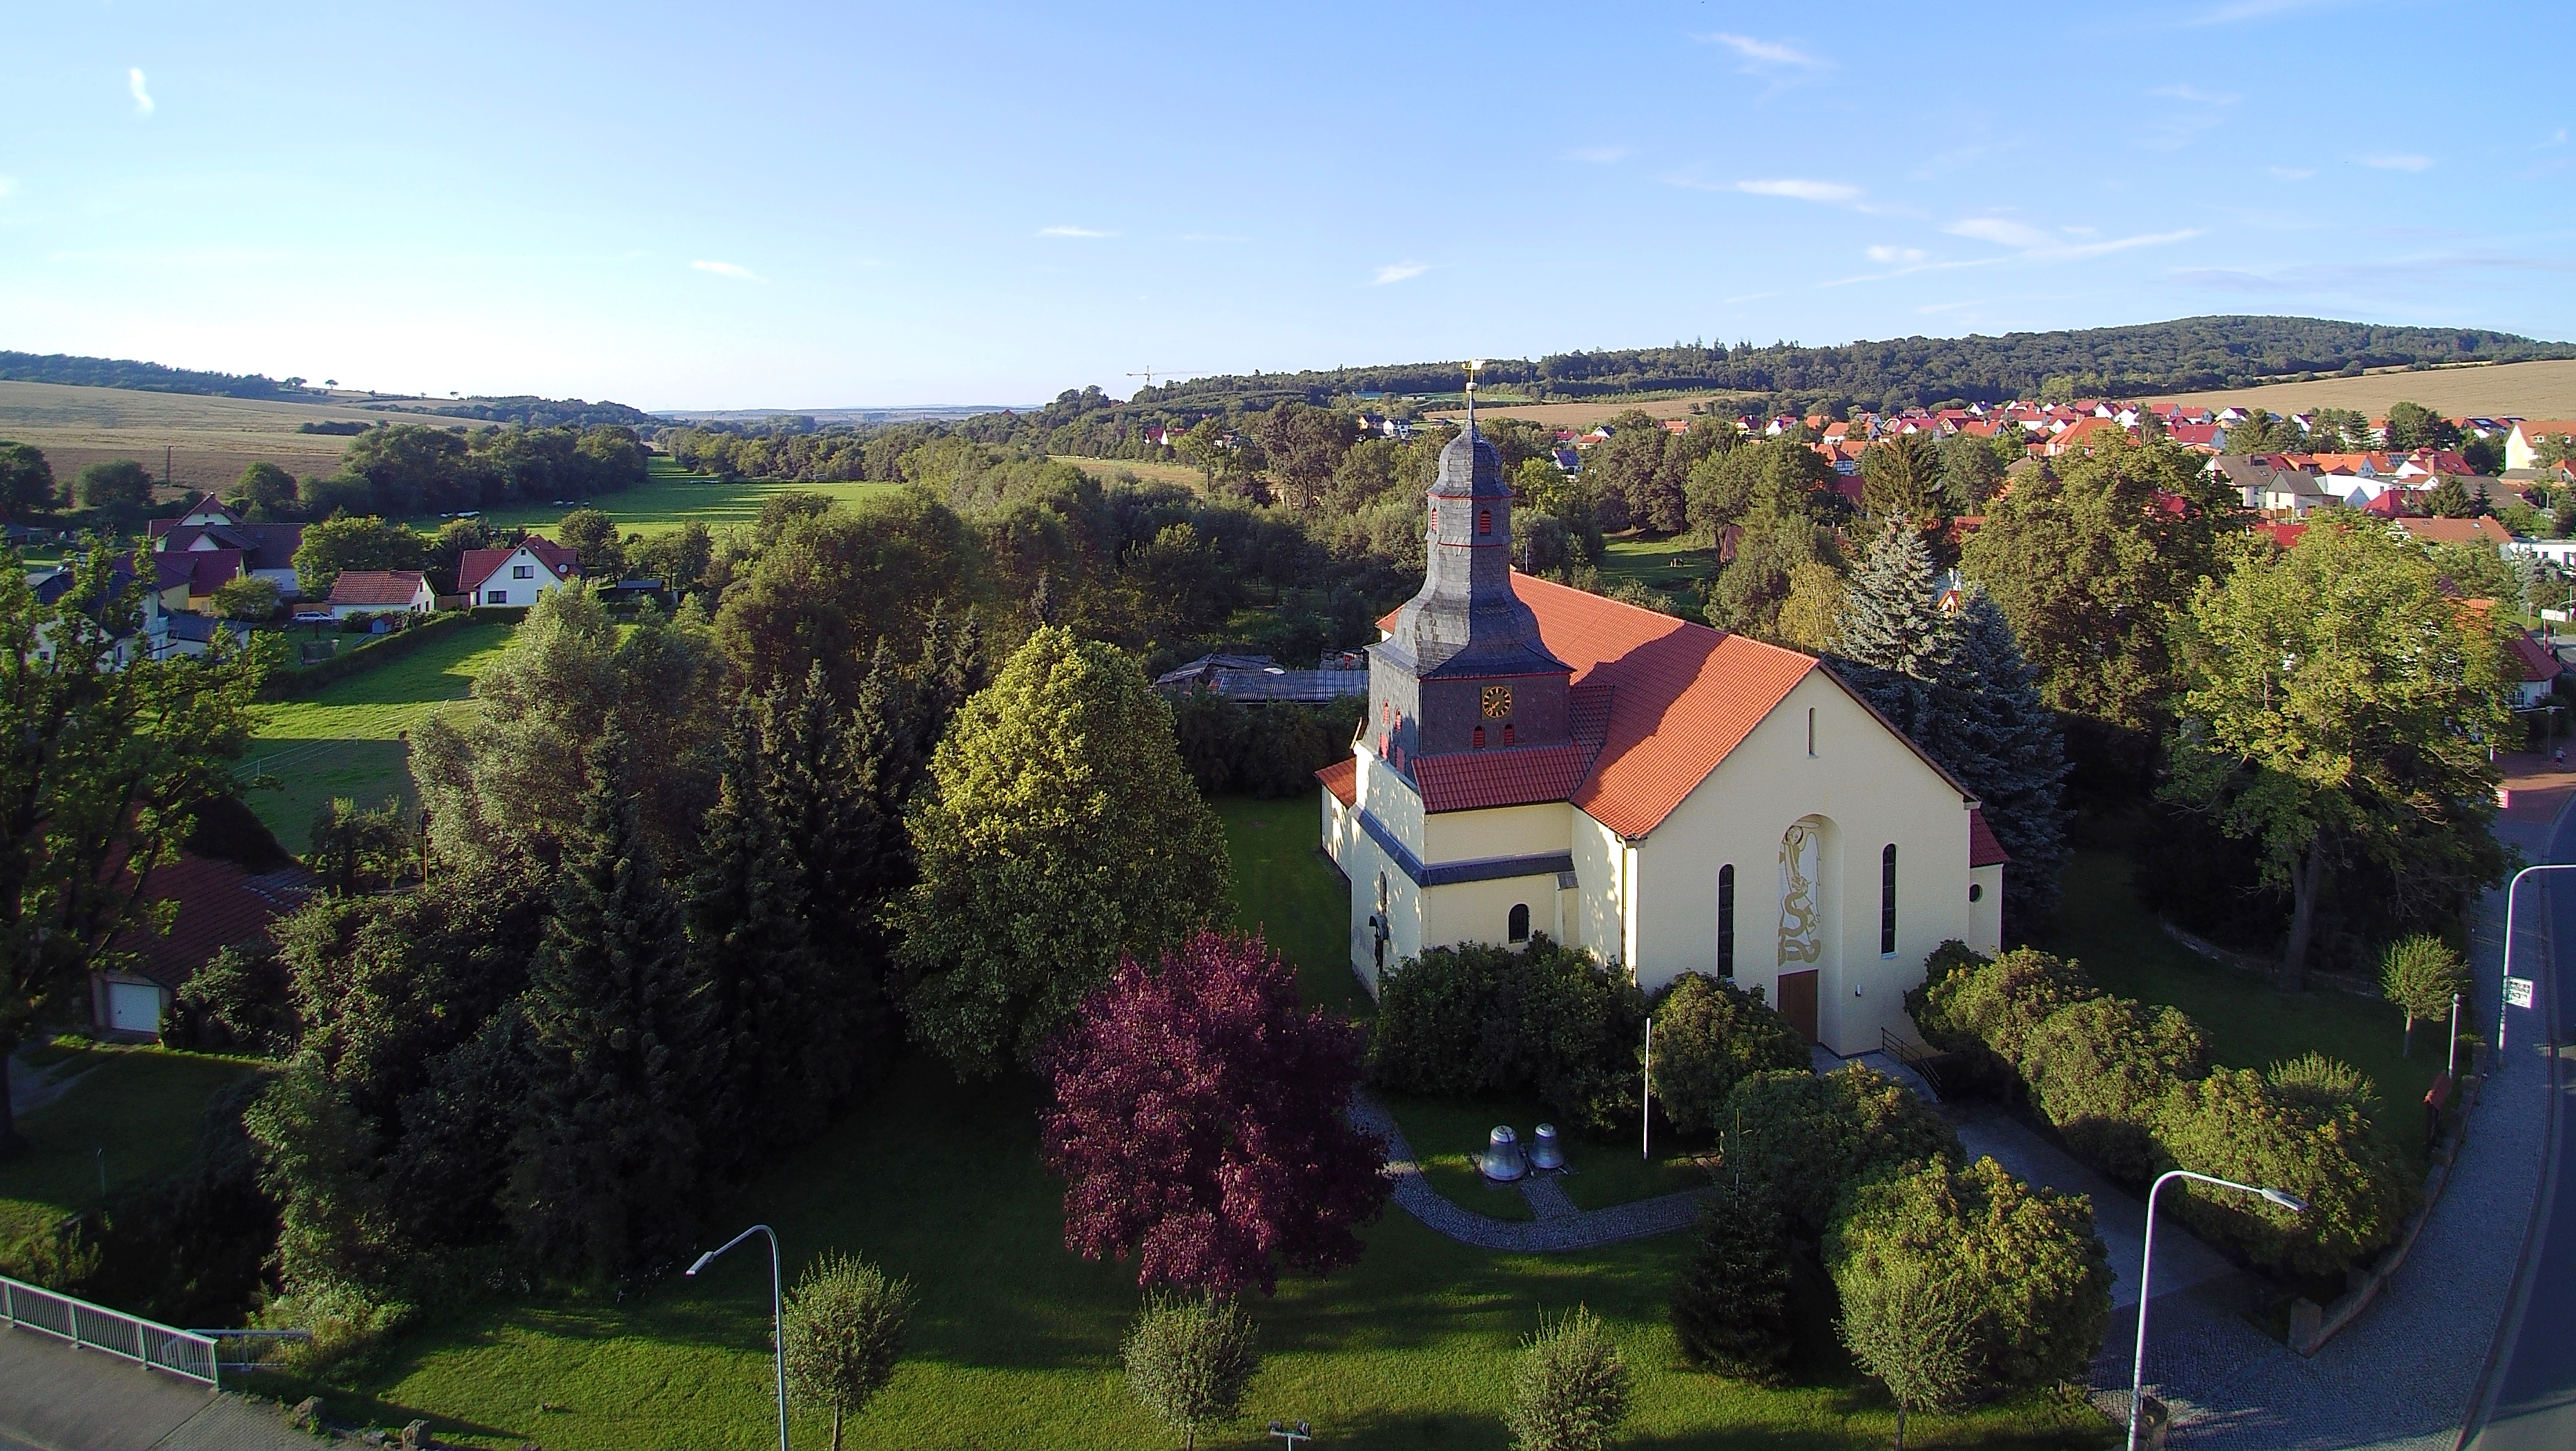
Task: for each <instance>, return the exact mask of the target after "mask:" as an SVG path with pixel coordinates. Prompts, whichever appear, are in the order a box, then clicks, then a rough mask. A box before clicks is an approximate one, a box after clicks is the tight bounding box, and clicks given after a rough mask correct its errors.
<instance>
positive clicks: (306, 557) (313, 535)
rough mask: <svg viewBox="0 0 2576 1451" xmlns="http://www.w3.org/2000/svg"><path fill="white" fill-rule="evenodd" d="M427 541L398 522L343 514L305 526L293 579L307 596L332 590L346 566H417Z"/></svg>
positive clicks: (367, 567) (361, 567)
mask: <svg viewBox="0 0 2576 1451" xmlns="http://www.w3.org/2000/svg"><path fill="white" fill-rule="evenodd" d="M427 554H428V549H427V545H426V541H424V540H423V539H422V538H421V537H420V536H419V535H418V534H416V533H413V532H412V531H411V530H410V529H407V528H405V527H404V526H402V525H400V524H395V523H391V522H389V521H387V520H383V519H378V518H374V517H371V516H360V517H356V518H350V517H346V516H343V517H341V518H336V519H325V520H323V521H322V522H320V523H318V524H307V525H305V526H304V542H303V544H302V545H301V546H299V547H298V548H297V549H296V551H295V582H296V584H297V585H298V586H300V587H301V588H302V589H303V591H304V593H305V595H306V597H308V598H311V599H320V598H323V597H324V596H326V595H328V594H330V593H331V582H332V581H333V580H336V579H338V578H339V577H340V573H341V571H343V570H349V569H418V568H420V566H421V564H422V562H423V560H424V559H425V558H426V557H427Z"/></svg>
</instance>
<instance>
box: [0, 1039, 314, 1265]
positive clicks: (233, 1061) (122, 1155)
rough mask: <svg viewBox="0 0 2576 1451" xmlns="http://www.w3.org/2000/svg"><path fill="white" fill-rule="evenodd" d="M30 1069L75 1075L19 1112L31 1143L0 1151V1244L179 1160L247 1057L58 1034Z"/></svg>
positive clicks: (153, 1176)
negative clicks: (102, 1183) (2, 1155)
mask: <svg viewBox="0 0 2576 1451" xmlns="http://www.w3.org/2000/svg"><path fill="white" fill-rule="evenodd" d="M26 1061H27V1062H28V1063H29V1064H30V1065H31V1066H34V1067H39V1068H45V1069H48V1070H51V1071H54V1072H57V1073H69V1074H73V1075H76V1077H75V1078H74V1080H73V1081H72V1082H71V1083H70V1084H69V1085H68V1086H67V1087H66V1088H65V1089H64V1090H63V1093H62V1095H61V1097H59V1098H56V1099H54V1100H53V1101H52V1102H50V1103H47V1104H45V1105H43V1106H42V1107H39V1108H35V1109H30V1110H27V1111H25V1112H22V1113H20V1114H19V1115H18V1132H19V1133H21V1134H23V1135H25V1136H26V1138H27V1141H28V1143H29V1145H30V1147H29V1148H28V1150H27V1151H26V1152H25V1153H23V1154H18V1155H14V1156H12V1157H10V1158H7V1159H0V1244H10V1243H15V1242H16V1241H17V1240H19V1239H21V1238H23V1237H24V1236H26V1235H29V1234H33V1233H35V1232H37V1231H39V1230H42V1229H44V1228H46V1227H47V1226H49V1225H52V1224H54V1223H55V1222H57V1221H59V1220H61V1219H63V1218H65V1217H66V1216H69V1215H73V1214H77V1213H79V1212H81V1211H82V1210H84V1209H90V1208H94V1207H96V1206H97V1205H98V1203H99V1201H100V1198H101V1195H100V1193H99V1177H100V1174H101V1171H102V1169H103V1170H104V1172H105V1175H106V1179H107V1192H108V1194H110V1195H116V1194H123V1193H126V1192H128V1191H130V1190H135V1189H141V1188H144V1187H147V1186H149V1185H151V1184H154V1183H157V1182H159V1181H160V1180H162V1179H165V1178H167V1177H169V1176H170V1175H172V1174H175V1173H177V1172H179V1171H180V1170H181V1169H184V1168H186V1167H187V1165H188V1162H189V1160H190V1158H191V1157H192V1156H193V1155H194V1154H195V1153H196V1150H197V1131H198V1120H199V1119H200V1118H201V1117H202V1116H203V1114H204V1112H205V1108H206V1104H207V1101H208V1100H210V1099H212V1098H213V1097H214V1096H215V1095H216V1094H217V1093H219V1092H221V1091H223V1089H225V1088H226V1087H228V1086H230V1085H232V1084H234V1083H237V1082H239V1081H240V1080H241V1079H242V1078H243V1077H244V1076H245V1075H247V1074H251V1073H257V1072H261V1071H264V1070H263V1069H262V1067H261V1066H260V1065H259V1064H257V1063H254V1062H252V1061H250V1060H248V1059H241V1058H220V1057H215V1056H213V1055H210V1054H204V1053H175V1052H170V1051H167V1050H165V1049H161V1048H153V1047H148V1046H125V1045H112V1044H104V1043H90V1042H85V1041H82V1040H80V1039H72V1038H66V1039H59V1040H57V1041H55V1042H53V1043H49V1044H46V1045H44V1046H42V1047H39V1048H34V1049H31V1050H29V1051H28V1052H27V1054H26Z"/></svg>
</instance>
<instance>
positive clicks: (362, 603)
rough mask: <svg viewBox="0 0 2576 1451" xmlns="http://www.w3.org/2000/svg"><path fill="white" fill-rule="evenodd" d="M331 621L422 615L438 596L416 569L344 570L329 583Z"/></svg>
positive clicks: (433, 606) (432, 608)
mask: <svg viewBox="0 0 2576 1451" xmlns="http://www.w3.org/2000/svg"><path fill="white" fill-rule="evenodd" d="M327 607H328V608H329V610H330V611H331V618H333V619H335V620H345V619H347V618H349V617H350V616H351V615H426V614H428V613H430V612H431V611H433V610H435V609H437V608H438V595H437V593H436V591H434V590H432V589H431V588H430V587H429V580H428V577H427V576H425V575H423V574H422V573H421V572H420V571H419V570H417V569H344V570H342V571H340V577H339V578H338V579H335V580H333V581H332V582H331V598H330V600H329V601H328V605H327Z"/></svg>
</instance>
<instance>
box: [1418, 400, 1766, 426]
mask: <svg viewBox="0 0 2576 1451" xmlns="http://www.w3.org/2000/svg"><path fill="white" fill-rule="evenodd" d="M1755 401H1756V400H1755V398H1754V396H1753V395H1750V394H1743V393H1676V394H1674V395H1673V396H1672V397H1670V398H1656V399H1651V400H1649V401H1647V402H1643V403H1640V402H1636V401H1633V400H1623V399H1614V398H1603V399H1596V400H1592V401H1588V402H1583V403H1507V404H1504V405H1503V406H1501V407H1499V408H1486V407H1481V406H1480V407H1478V408H1477V409H1476V415H1477V416H1478V417H1480V418H1526V419H1529V420H1531V421H1532V422H1534V423H1544V424H1547V425H1548V426H1550V427H1552V428H1578V429H1579V428H1590V427H1591V426H1592V425H1594V424H1596V423H1605V422H1607V421H1609V420H1610V419H1613V418H1616V417H1618V416H1619V415H1620V414H1622V413H1625V412H1627V411H1628V410H1629V409H1631V408H1636V409H1642V410H1644V411H1645V412H1646V413H1647V414H1649V415H1650V416H1652V417H1656V418H1688V417H1689V416H1690V411H1691V405H1692V404H1695V403H1726V404H1730V405H1734V406H1735V407H1736V408H1739V409H1740V408H1749V407H1751V406H1753V403H1754V402H1755ZM1431 416H1432V417H1434V418H1445V419H1449V420H1450V421H1452V422H1456V421H1460V420H1463V419H1464V418H1466V416H1467V414H1466V411H1465V410H1464V409H1457V408H1443V409H1441V410H1439V411H1438V412H1435V413H1433V414H1432V415H1431Z"/></svg>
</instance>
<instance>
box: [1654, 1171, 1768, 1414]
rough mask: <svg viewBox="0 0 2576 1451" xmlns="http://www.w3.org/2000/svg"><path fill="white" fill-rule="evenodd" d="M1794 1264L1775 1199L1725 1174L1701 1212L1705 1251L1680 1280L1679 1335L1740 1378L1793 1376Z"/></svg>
mask: <svg viewBox="0 0 2576 1451" xmlns="http://www.w3.org/2000/svg"><path fill="white" fill-rule="evenodd" d="M1792 1274H1793V1271H1792V1270H1791V1268H1790V1263H1789V1242H1788V1235H1787V1233H1786V1231H1785V1228H1784V1226H1783V1225H1782V1224H1781V1222H1780V1214H1779V1211H1778V1210H1777V1209H1775V1208H1774V1207H1773V1206H1772V1204H1771V1202H1770V1200H1769V1199H1768V1198H1767V1197H1766V1196H1764V1195H1762V1194H1759V1193H1754V1192H1749V1191H1748V1190H1747V1189H1746V1188H1745V1187H1744V1186H1743V1185H1741V1184H1739V1183H1737V1182H1735V1180H1734V1178H1733V1176H1731V1175H1721V1176H1720V1177H1719V1179H1718V1185H1717V1192H1716V1193H1714V1194H1712V1195H1710V1196H1709V1200H1708V1205H1707V1208H1706V1209H1705V1210H1703V1211H1702V1213H1701V1217H1700V1246H1699V1253H1698V1255H1696V1256H1695V1257H1693V1258H1692V1260H1691V1262H1690V1267H1689V1268H1688V1269H1685V1270H1683V1271H1682V1277H1681V1280H1680V1282H1679V1283H1678V1284H1676V1285H1674V1286H1673V1338H1674V1339H1676V1340H1678V1341H1680V1342H1681V1347H1682V1354H1683V1355H1685V1356H1687V1357H1689V1358H1690V1360H1691V1361H1692V1362H1693V1363H1694V1364H1697V1365H1701V1366H1705V1367H1706V1368H1708V1369H1709V1370H1712V1371H1715V1372H1717V1373H1718V1374H1719V1375H1722V1376H1726V1377H1729V1378H1730V1379H1734V1380H1741V1381H1750V1382H1752V1383H1753V1384H1755V1385H1778V1384H1780V1383H1781V1382H1782V1381H1784V1380H1786V1379H1787V1378H1788V1377H1787V1370H1788V1364H1789V1356H1790V1352H1791V1351H1792V1350H1793V1349H1795V1338H1794V1336H1793V1334H1792V1332H1791V1329H1790V1325H1789V1287H1790V1281H1791V1277H1792Z"/></svg>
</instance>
